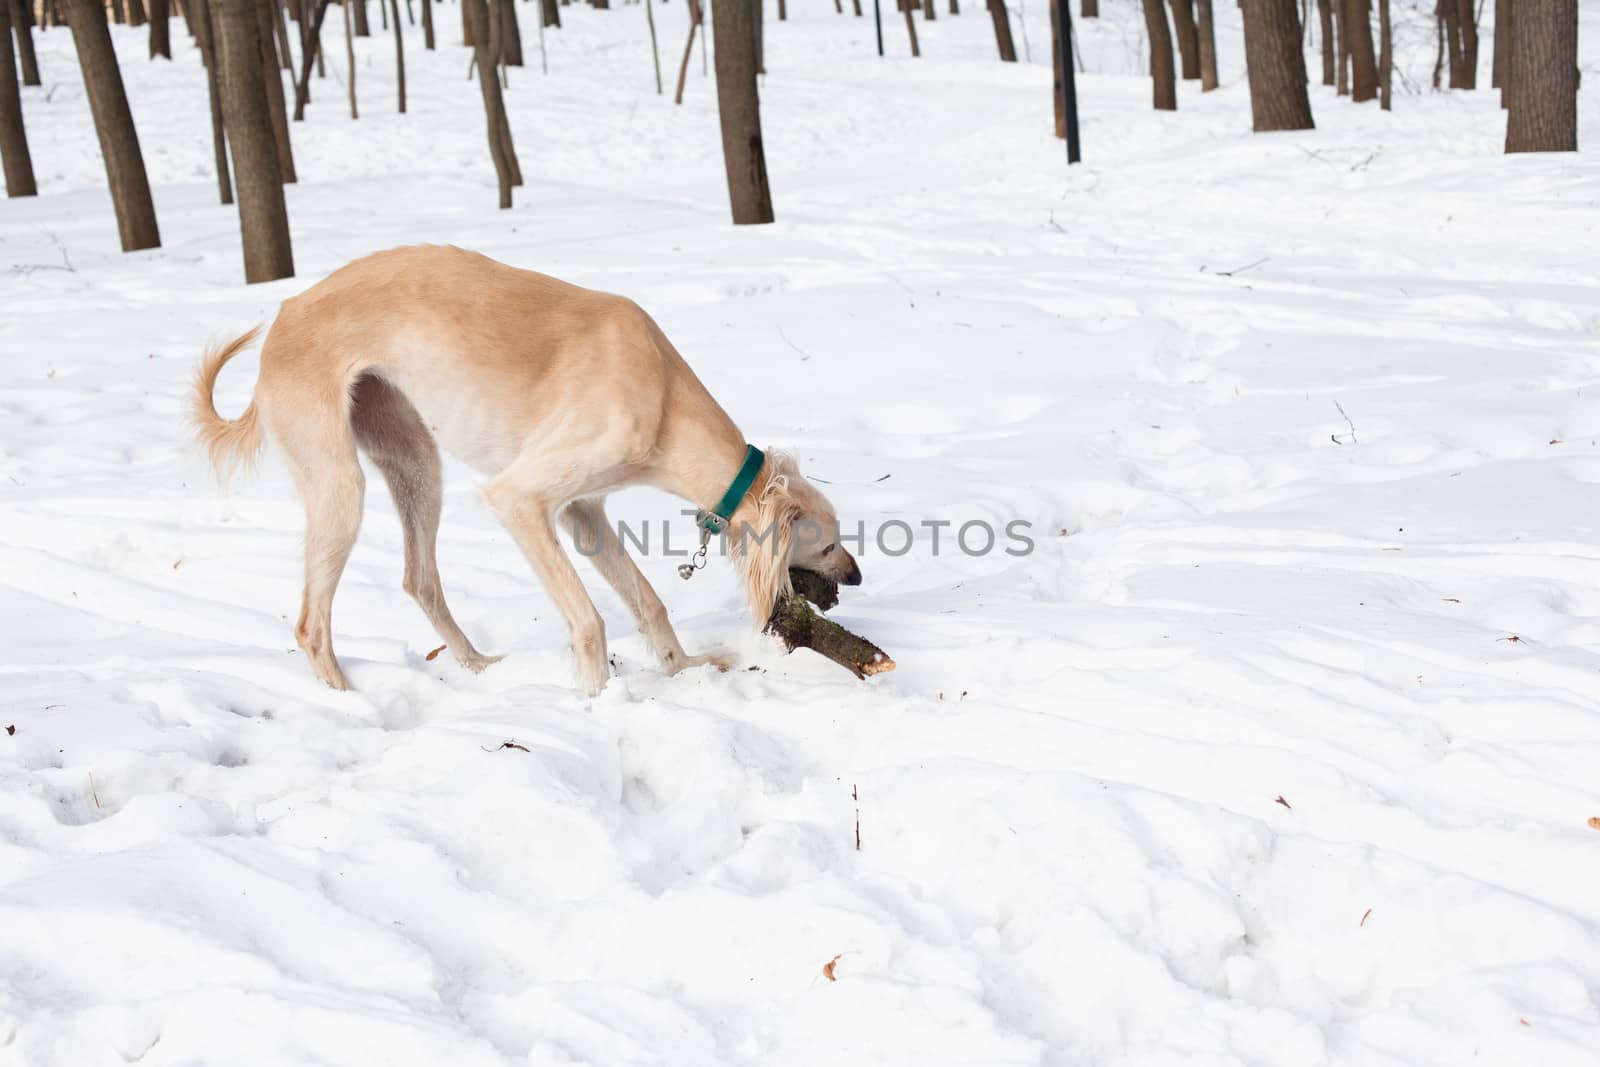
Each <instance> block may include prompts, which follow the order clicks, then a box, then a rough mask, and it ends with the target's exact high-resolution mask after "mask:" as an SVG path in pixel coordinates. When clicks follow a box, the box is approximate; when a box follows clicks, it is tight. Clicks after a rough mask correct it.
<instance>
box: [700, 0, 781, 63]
mask: <svg viewBox="0 0 1600 1067" xmlns="http://www.w3.org/2000/svg"><path fill="white" fill-rule="evenodd" d="M745 2H746V3H748V4H749V5H750V18H751V22H752V29H751V33H752V36H753V39H754V40H755V43H756V73H757V74H765V73H766V72H767V42H766V31H767V26H766V9H767V5H766V3H765V2H764V0H745ZM716 17H717V15H716V8H715V7H713V8H712V13H711V18H712V20H713V21H712V24H713V25H715V20H716Z"/></svg>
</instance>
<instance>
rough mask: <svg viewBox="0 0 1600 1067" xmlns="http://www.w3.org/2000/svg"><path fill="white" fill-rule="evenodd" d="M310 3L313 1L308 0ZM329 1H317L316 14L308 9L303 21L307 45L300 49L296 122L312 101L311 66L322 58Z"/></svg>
mask: <svg viewBox="0 0 1600 1067" xmlns="http://www.w3.org/2000/svg"><path fill="white" fill-rule="evenodd" d="M307 2H308V3H310V2H312V0H307ZM328 3H329V0H316V12H315V13H314V14H313V13H312V12H311V11H310V9H309V8H308V9H307V12H306V15H305V17H304V18H302V19H301V28H302V31H303V36H304V38H305V44H303V45H302V46H301V49H300V80H299V81H297V82H295V86H294V120H295V121H296V122H300V121H302V120H303V119H304V118H305V117H306V104H307V103H309V102H310V100H311V65H312V63H313V62H314V61H317V60H320V59H321V57H322V20H323V19H324V18H326V17H327V14H328Z"/></svg>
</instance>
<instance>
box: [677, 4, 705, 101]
mask: <svg viewBox="0 0 1600 1067" xmlns="http://www.w3.org/2000/svg"><path fill="white" fill-rule="evenodd" d="M702 17H703V15H702V14H701V11H700V0H689V39H688V40H687V41H685V42H684V44H683V62H682V63H681V64H680V65H679V66H678V91H677V93H676V95H674V96H673V98H672V102H673V103H674V104H681V103H683V83H684V80H685V79H686V78H687V77H688V76H689V57H690V56H691V55H693V54H694V35H695V31H697V30H698V29H699V28H700V20H701V18H702Z"/></svg>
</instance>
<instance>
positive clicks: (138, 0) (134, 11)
mask: <svg viewBox="0 0 1600 1067" xmlns="http://www.w3.org/2000/svg"><path fill="white" fill-rule="evenodd" d="M125 3H126V4H127V7H128V25H129V26H143V25H144V24H145V23H147V22H149V21H150V20H149V19H148V18H147V17H146V16H145V13H144V0H125Z"/></svg>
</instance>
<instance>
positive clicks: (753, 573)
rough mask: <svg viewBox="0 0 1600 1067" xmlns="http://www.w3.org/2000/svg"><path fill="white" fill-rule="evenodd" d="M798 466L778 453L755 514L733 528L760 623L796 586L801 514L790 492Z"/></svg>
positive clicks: (736, 554)
mask: <svg viewBox="0 0 1600 1067" xmlns="http://www.w3.org/2000/svg"><path fill="white" fill-rule="evenodd" d="M793 468H794V462H793V460H791V459H790V458H789V457H788V456H785V455H783V454H782V453H773V454H772V458H771V460H770V461H769V463H768V466H767V469H766V470H763V471H762V477H761V482H760V484H759V485H758V488H757V490H756V497H755V505H756V506H755V514H754V515H753V516H752V517H751V518H750V519H749V520H748V521H745V522H741V523H738V524H736V525H735V526H734V527H733V528H731V529H730V530H729V531H728V536H729V537H731V538H732V539H733V546H732V550H733V558H734V560H735V562H736V563H737V565H738V566H739V569H740V571H741V573H742V576H743V578H744V589H745V596H746V597H748V598H749V600H750V615H751V621H752V622H754V623H755V625H756V626H757V627H762V626H765V625H766V624H767V620H768V619H770V618H772V610H773V609H774V608H775V607H777V606H778V599H779V598H780V597H783V596H787V595H788V594H789V593H790V592H791V587H790V585H789V552H790V550H791V549H792V548H793V547H794V524H795V520H796V519H798V518H799V517H800V507H799V505H798V504H796V503H795V499H794V497H793V495H792V494H791V493H790V492H789V478H788V474H789V472H791V471H792V470H793ZM795 473H798V472H795Z"/></svg>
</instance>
